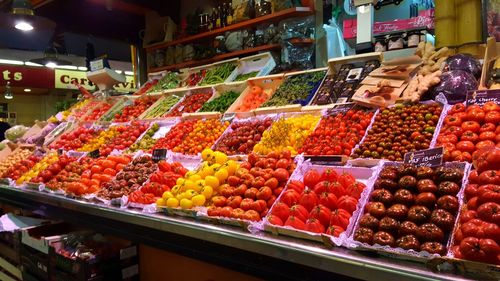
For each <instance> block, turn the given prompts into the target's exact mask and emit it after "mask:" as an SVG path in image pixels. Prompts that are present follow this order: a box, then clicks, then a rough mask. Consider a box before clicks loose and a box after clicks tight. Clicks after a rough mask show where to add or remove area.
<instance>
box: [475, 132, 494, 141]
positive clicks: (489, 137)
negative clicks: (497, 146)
mask: <svg viewBox="0 0 500 281" xmlns="http://www.w3.org/2000/svg"><path fill="white" fill-rule="evenodd" d="M496 136H497V134H495V133H494V132H491V131H486V132H482V133H480V134H479V139H480V140H482V141H484V140H490V141H495V138H496Z"/></svg>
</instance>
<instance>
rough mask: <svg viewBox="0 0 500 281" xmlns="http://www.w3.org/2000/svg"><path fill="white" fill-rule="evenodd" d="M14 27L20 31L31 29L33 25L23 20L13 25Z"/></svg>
mask: <svg viewBox="0 0 500 281" xmlns="http://www.w3.org/2000/svg"><path fill="white" fill-rule="evenodd" d="M15 28H17V29H19V30H22V31H30V30H33V26H32V25H31V24H29V23H27V22H25V21H20V22H18V23H17V24H16V25H15Z"/></svg>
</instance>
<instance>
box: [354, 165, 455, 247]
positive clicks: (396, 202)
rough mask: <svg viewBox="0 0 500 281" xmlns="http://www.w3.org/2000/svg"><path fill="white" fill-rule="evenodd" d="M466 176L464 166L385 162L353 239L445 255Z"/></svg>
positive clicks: (371, 243)
mask: <svg viewBox="0 0 500 281" xmlns="http://www.w3.org/2000/svg"><path fill="white" fill-rule="evenodd" d="M462 179H463V172H462V171H461V170H460V169H459V168H452V167H443V166H439V167H437V168H431V167H424V166H422V167H416V166H414V165H410V164H400V165H397V166H389V165H386V166H384V168H383V169H382V170H381V171H380V173H379V175H378V178H377V180H376V181H375V183H374V190H373V191H372V193H371V194H370V201H369V202H368V203H367V205H366V209H365V214H364V215H363V216H362V217H361V218H360V220H359V225H358V228H357V230H356V231H355V233H354V239H355V240H357V241H359V242H363V243H366V244H369V245H373V244H378V245H382V246H390V247H393V248H395V247H399V248H402V249H405V250H410V249H411V250H414V251H417V252H419V251H426V252H428V253H430V254H439V255H445V254H446V252H447V248H446V245H447V241H448V237H449V236H450V235H449V234H450V233H451V232H452V231H453V227H454V225H455V218H456V215H457V212H458V206H459V204H458V198H457V194H458V192H459V191H460V189H461V187H462Z"/></svg>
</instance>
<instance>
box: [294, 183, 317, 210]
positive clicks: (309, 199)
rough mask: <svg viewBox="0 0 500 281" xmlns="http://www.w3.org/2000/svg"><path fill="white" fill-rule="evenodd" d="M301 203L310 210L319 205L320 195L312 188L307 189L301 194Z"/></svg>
mask: <svg viewBox="0 0 500 281" xmlns="http://www.w3.org/2000/svg"><path fill="white" fill-rule="evenodd" d="M299 204H300V205H302V206H304V207H305V208H306V209H307V211H308V212H310V211H311V210H312V208H314V206H316V205H318V195H316V193H315V192H314V191H313V190H312V189H306V190H304V192H302V194H301V195H300V200H299Z"/></svg>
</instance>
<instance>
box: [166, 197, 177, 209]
mask: <svg viewBox="0 0 500 281" xmlns="http://www.w3.org/2000/svg"><path fill="white" fill-rule="evenodd" d="M166 205H167V207H169V208H177V207H179V200H177V198H173V197H172V198H168V200H167V204H166Z"/></svg>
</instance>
